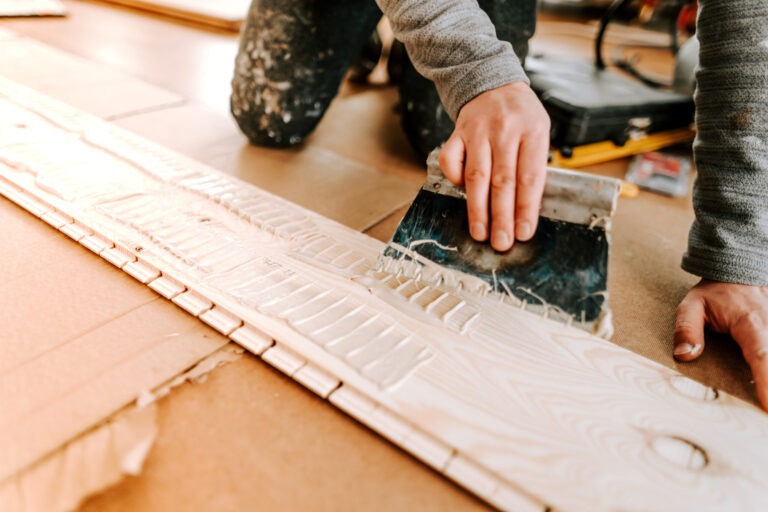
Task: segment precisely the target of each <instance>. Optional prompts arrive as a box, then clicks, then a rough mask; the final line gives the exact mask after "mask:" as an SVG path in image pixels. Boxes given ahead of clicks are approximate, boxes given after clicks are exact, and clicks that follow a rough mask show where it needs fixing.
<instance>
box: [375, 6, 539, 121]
mask: <svg viewBox="0 0 768 512" xmlns="http://www.w3.org/2000/svg"><path fill="white" fill-rule="evenodd" d="M376 1H377V3H378V4H379V7H380V8H381V10H382V11H384V14H386V15H387V17H388V18H389V20H390V23H391V24H392V30H393V31H394V33H395V37H397V38H398V39H399V40H400V41H402V42H403V44H404V45H405V47H406V49H407V50H408V55H409V56H410V57H411V60H412V61H413V65H414V67H415V68H416V70H417V71H418V72H419V73H421V74H422V75H424V76H425V77H427V78H429V79H430V80H432V81H434V82H435V85H436V86H437V92H438V93H439V94H440V98H441V99H442V101H443V105H444V106H445V109H446V111H447V112H448V115H450V116H451V118H452V119H456V116H457V115H458V113H459V110H460V109H461V107H463V106H464V104H465V103H467V102H468V101H469V100H471V99H472V98H474V97H475V96H477V95H478V94H480V93H482V92H485V91H488V90H490V89H494V88H496V87H499V86H501V85H505V84H508V83H510V82H521V81H524V82H527V81H528V79H527V77H526V76H525V72H524V71H523V68H522V66H521V65H520V61H519V60H518V58H517V56H516V55H515V52H514V51H513V50H512V46H511V45H510V44H509V43H507V42H504V41H500V40H499V39H497V38H496V30H495V29H494V27H493V24H492V23H491V20H490V19H489V18H488V16H487V15H486V14H485V12H483V11H482V10H481V9H480V7H478V4H477V2H476V1H475V0H442V1H439V2H438V1H426V0H376Z"/></svg>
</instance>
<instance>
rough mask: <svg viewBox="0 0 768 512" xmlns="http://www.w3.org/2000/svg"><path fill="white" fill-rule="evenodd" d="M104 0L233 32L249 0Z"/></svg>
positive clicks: (236, 29)
mask: <svg viewBox="0 0 768 512" xmlns="http://www.w3.org/2000/svg"><path fill="white" fill-rule="evenodd" d="M105 1H107V2H110V3H113V4H119V5H124V6H126V7H133V8H135V9H141V10H144V11H149V12H154V13H158V14H163V15H165V16H170V17H172V18H178V19H182V20H186V21H192V22H195V23H200V24H203V25H208V26H211V27H216V28H222V29H225V30H231V31H233V32H237V31H238V30H240V26H241V25H242V24H243V21H244V20H245V16H246V13H247V12H248V6H249V5H250V0H208V1H205V2H201V1H199V0H105Z"/></svg>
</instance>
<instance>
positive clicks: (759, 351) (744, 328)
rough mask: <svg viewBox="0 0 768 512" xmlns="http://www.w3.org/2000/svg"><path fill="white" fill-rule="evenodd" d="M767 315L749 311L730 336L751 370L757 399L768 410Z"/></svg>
mask: <svg viewBox="0 0 768 512" xmlns="http://www.w3.org/2000/svg"><path fill="white" fill-rule="evenodd" d="M767 317H768V313H765V312H762V313H761V312H758V311H751V312H750V313H747V314H746V315H744V316H743V317H742V318H741V319H740V320H739V321H738V322H737V323H736V325H734V327H733V328H732V329H731V336H733V339H734V340H736V342H737V343H738V344H739V346H740V347H741V351H742V352H743V354H744V359H746V360H747V363H748V364H749V367H750V369H751V370H752V378H753V379H754V381H755V388H756V390H757V398H758V400H759V402H760V405H761V406H762V407H763V409H765V410H768V318H767Z"/></svg>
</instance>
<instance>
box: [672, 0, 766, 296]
mask: <svg viewBox="0 0 768 512" xmlns="http://www.w3.org/2000/svg"><path fill="white" fill-rule="evenodd" d="M697 32H698V37H699V41H700V42H701V50H700V54H699V59H700V63H699V66H700V68H699V71H698V73H697V74H696V79H697V91H696V125H697V128H698V132H697V136H696V142H695V143H694V155H695V157H696V167H697V169H698V178H697V180H696V185H695V189H694V194H693V206H694V210H695V212H696V221H695V222H694V223H693V227H692V228H691V232H690V235H689V237H688V252H687V253H686V254H685V256H684V257H683V268H684V269H685V270H687V271H689V272H691V273H692V274H696V275H699V276H702V277H705V278H708V279H713V280H716V281H726V282H735V283H743V284H754V285H760V286H768V1H767V0H738V1H734V0H699V21H698V28H697Z"/></svg>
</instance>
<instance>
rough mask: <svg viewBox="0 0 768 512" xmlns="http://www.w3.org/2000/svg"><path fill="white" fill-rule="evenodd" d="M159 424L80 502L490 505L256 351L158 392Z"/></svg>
mask: <svg viewBox="0 0 768 512" xmlns="http://www.w3.org/2000/svg"><path fill="white" fill-rule="evenodd" d="M158 431H159V433H158V438H157V441H156V443H155V446H154V447H153V449H152V451H151V452H150V454H149V457H148V458H147V461H146V464H145V466H144V470H143V471H142V474H141V476H140V477H128V478H126V479H125V480H124V481H123V482H121V483H120V484H118V485H116V486H115V487H113V488H111V489H109V490H107V491H106V492H104V493H103V494H101V495H98V496H94V497H93V498H91V499H90V500H88V501H87V502H86V503H85V504H84V505H83V507H82V509H80V512H131V511H136V510H151V511H165V510H168V511H171V510H187V511H190V512H198V511H199V512H202V511H208V510H217V511H223V512H224V511H225V512H239V511H244V510H265V511H267V510H312V511H317V512H332V511H339V510H382V511H383V510H390V511H391V510H419V511H425V512H427V511H430V512H431V511H434V512H442V511H447V510H451V511H462V512H474V511H480V510H490V509H489V508H488V507H487V506H486V505H484V504H483V503H482V502H480V501H479V500H477V499H476V498H474V497H473V496H471V495H470V494H468V493H466V492H465V491H463V490H462V489H460V488H459V487H457V486H456V485H454V484H453V483H451V482H450V481H449V480H447V479H445V478H443V477H441V476H440V475H439V474H438V473H436V472H433V471H430V470H428V469H426V468H425V466H424V465H423V464H421V463H420V462H419V461H417V460H416V459H415V458H412V457H410V456H408V455H406V454H404V453H403V452H402V450H400V449H398V448H397V447H395V446H393V445H391V444H389V443H388V442H387V441H385V440H383V439H382V438H381V437H379V436H378V435H376V434H374V433H372V432H371V431H369V430H368V429H366V428H364V427H361V426H360V425H359V424H358V423H357V422H356V421H355V420H353V419H351V418H349V417H348V416H347V415H345V414H344V413H342V412H340V411H338V410H336V409H334V408H333V407H329V405H328V403H327V402H326V401H324V400H321V399H320V398H319V397H317V396H316V395H314V394H313V393H311V392H309V391H308V390H306V389H303V388H301V387H300V386H297V385H296V383H295V382H294V381H292V380H291V379H289V378H287V377H285V376H284V375H282V374H281V373H280V372H278V371H276V370H274V369H272V368H270V367H269V366H268V365H266V364H264V363H263V362H262V361H260V360H259V359H258V358H256V357H254V356H251V355H249V354H245V355H244V356H243V357H242V358H241V359H240V360H238V361H236V362H234V363H232V364H229V365H227V366H224V367H223V368H220V369H218V370H216V371H214V372H212V373H211V374H210V375H209V377H208V380H207V381H206V382H205V383H204V384H187V385H185V386H182V387H180V388H178V389H176V390H175V391H174V392H173V393H172V394H171V395H170V396H169V397H168V398H166V399H163V400H161V401H160V402H159V403H158Z"/></svg>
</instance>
